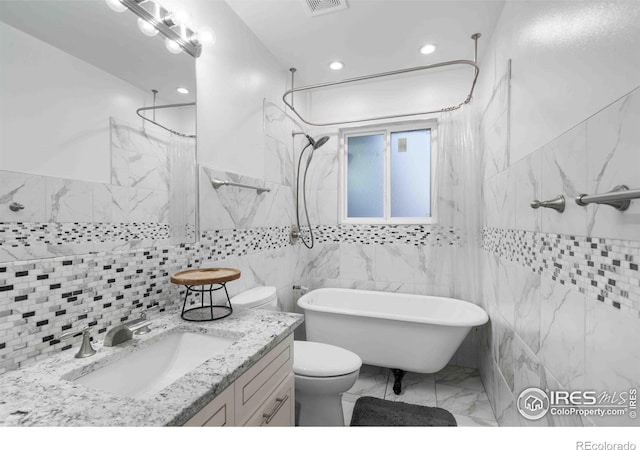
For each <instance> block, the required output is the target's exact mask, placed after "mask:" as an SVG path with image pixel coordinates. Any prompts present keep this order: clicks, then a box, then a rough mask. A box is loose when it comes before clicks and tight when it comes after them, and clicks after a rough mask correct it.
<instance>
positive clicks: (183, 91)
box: [176, 87, 189, 94]
mask: <svg viewBox="0 0 640 450" xmlns="http://www.w3.org/2000/svg"><path fill="white" fill-rule="evenodd" d="M176 91H178V92H180V93H181V94H188V93H189V89H187V88H184V87H179V88H177V89H176Z"/></svg>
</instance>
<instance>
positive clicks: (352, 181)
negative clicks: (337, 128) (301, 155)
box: [340, 121, 436, 224]
mask: <svg viewBox="0 0 640 450" xmlns="http://www.w3.org/2000/svg"><path fill="white" fill-rule="evenodd" d="M435 125H436V123H435V121H429V122H421V123H417V124H416V123H412V124H405V125H400V126H398V125H394V126H387V127H375V128H373V127H371V128H360V129H357V130H342V133H341V135H342V144H343V145H342V148H343V152H342V158H341V161H342V168H341V170H342V183H341V186H340V188H341V194H342V195H341V199H342V201H341V203H342V205H341V210H342V222H343V223H387V224H407V223H434V222H435V214H434V211H433V209H434V208H433V206H434V205H433V204H432V199H431V194H432V173H433V162H434V161H435V159H434V154H435V148H434V147H435V146H434V142H435V135H436V126H435Z"/></svg>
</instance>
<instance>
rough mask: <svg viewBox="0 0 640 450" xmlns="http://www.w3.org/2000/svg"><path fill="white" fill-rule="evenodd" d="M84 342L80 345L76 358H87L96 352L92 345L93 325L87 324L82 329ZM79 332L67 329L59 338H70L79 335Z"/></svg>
mask: <svg viewBox="0 0 640 450" xmlns="http://www.w3.org/2000/svg"><path fill="white" fill-rule="evenodd" d="M80 333H82V344H81V345H80V349H79V350H78V353H76V355H75V356H76V358H86V357H88V356H92V355H95V354H96V351H95V349H94V348H93V347H92V346H91V327H89V326H85V327H84V328H83V329H82V330H80ZM78 334H79V333H78V332H77V331H67V332H66V333H62V334H61V335H60V336H59V338H60V339H69V338H72V337H75V336H77V335H78Z"/></svg>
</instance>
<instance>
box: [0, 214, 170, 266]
mask: <svg viewBox="0 0 640 450" xmlns="http://www.w3.org/2000/svg"><path fill="white" fill-rule="evenodd" d="M171 234H172V229H171V225H169V224H167V223H154V222H144V223H143V222H139V223H90V222H64V223H53V222H52V223H45V222H0V262H7V261H20V260H27V259H41V258H42V259H44V258H54V257H59V256H71V255H82V254H86V253H91V252H100V251H113V250H129V249H132V248H145V247H153V246H161V245H170V244H171V243H172V241H171Z"/></svg>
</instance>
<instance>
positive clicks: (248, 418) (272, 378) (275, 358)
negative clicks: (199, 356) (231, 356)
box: [185, 334, 295, 427]
mask: <svg viewBox="0 0 640 450" xmlns="http://www.w3.org/2000/svg"><path fill="white" fill-rule="evenodd" d="M293 379H294V377H293V335H292V334H291V335H289V336H288V337H287V338H285V340H284V341H282V342H281V343H280V344H278V345H277V346H276V347H275V348H274V349H273V350H271V351H270V352H269V353H267V354H266V355H265V356H263V357H262V358H261V359H260V360H259V361H257V362H256V363H255V364H254V365H253V366H251V367H250V368H249V369H248V370H247V371H246V372H245V373H243V374H242V375H240V377H238V379H237V380H236V381H235V382H234V383H233V384H232V385H231V386H229V387H227V388H226V389H225V390H224V391H222V392H221V393H220V394H219V395H218V396H216V398H214V399H213V400H212V401H211V402H210V403H209V404H207V405H206V406H205V407H204V408H202V409H201V410H200V411H199V412H198V413H196V414H195V415H194V416H193V417H192V418H191V419H189V420H188V421H187V423H185V426H195V427H203V426H204V427H209V426H216V427H217V426H227V427H228V426H294V424H295V398H294V395H295V390H294V386H293Z"/></svg>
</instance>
